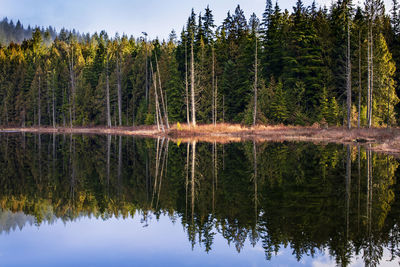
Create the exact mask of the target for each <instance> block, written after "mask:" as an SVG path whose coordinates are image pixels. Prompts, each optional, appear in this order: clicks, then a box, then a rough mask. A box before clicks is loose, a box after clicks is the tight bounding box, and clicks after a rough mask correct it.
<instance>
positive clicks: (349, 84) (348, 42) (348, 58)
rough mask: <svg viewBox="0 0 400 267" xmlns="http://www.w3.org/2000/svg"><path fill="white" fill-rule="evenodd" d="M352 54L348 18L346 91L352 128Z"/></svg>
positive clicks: (349, 124)
mask: <svg viewBox="0 0 400 267" xmlns="http://www.w3.org/2000/svg"><path fill="white" fill-rule="evenodd" d="M350 57H351V55H350V18H348V19H347V67H346V91H347V128H348V129H351V58H350Z"/></svg>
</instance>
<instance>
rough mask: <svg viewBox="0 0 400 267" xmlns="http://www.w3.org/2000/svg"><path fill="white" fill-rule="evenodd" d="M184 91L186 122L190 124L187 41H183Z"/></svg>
mask: <svg viewBox="0 0 400 267" xmlns="http://www.w3.org/2000/svg"><path fill="white" fill-rule="evenodd" d="M185 92H186V120H187V124H188V125H189V126H190V113H189V108H190V107H189V84H188V63H187V41H185Z"/></svg>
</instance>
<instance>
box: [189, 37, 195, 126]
mask: <svg viewBox="0 0 400 267" xmlns="http://www.w3.org/2000/svg"><path fill="white" fill-rule="evenodd" d="M190 50H191V60H190V65H191V72H190V86H191V91H192V92H191V93H192V124H193V127H196V103H195V96H194V51H193V40H192V44H191V49H190Z"/></svg>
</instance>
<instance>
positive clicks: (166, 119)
mask: <svg viewBox="0 0 400 267" xmlns="http://www.w3.org/2000/svg"><path fill="white" fill-rule="evenodd" d="M154 56H155V59H156V67H157V74H158V85H159V87H160V96H161V104H162V108H163V111H164V118H165V125H166V126H167V129H169V122H168V110H167V106H166V104H165V103H166V102H165V101H164V93H163V90H162V86H161V75H160V68H159V67H158V61H157V55H154ZM165 97H167V95H165Z"/></svg>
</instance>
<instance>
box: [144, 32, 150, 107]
mask: <svg viewBox="0 0 400 267" xmlns="http://www.w3.org/2000/svg"><path fill="white" fill-rule="evenodd" d="M145 46H146V71H145V75H146V104H147V105H148V104H149V74H148V69H149V66H148V64H149V59H148V52H147V40H146V41H145Z"/></svg>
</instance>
